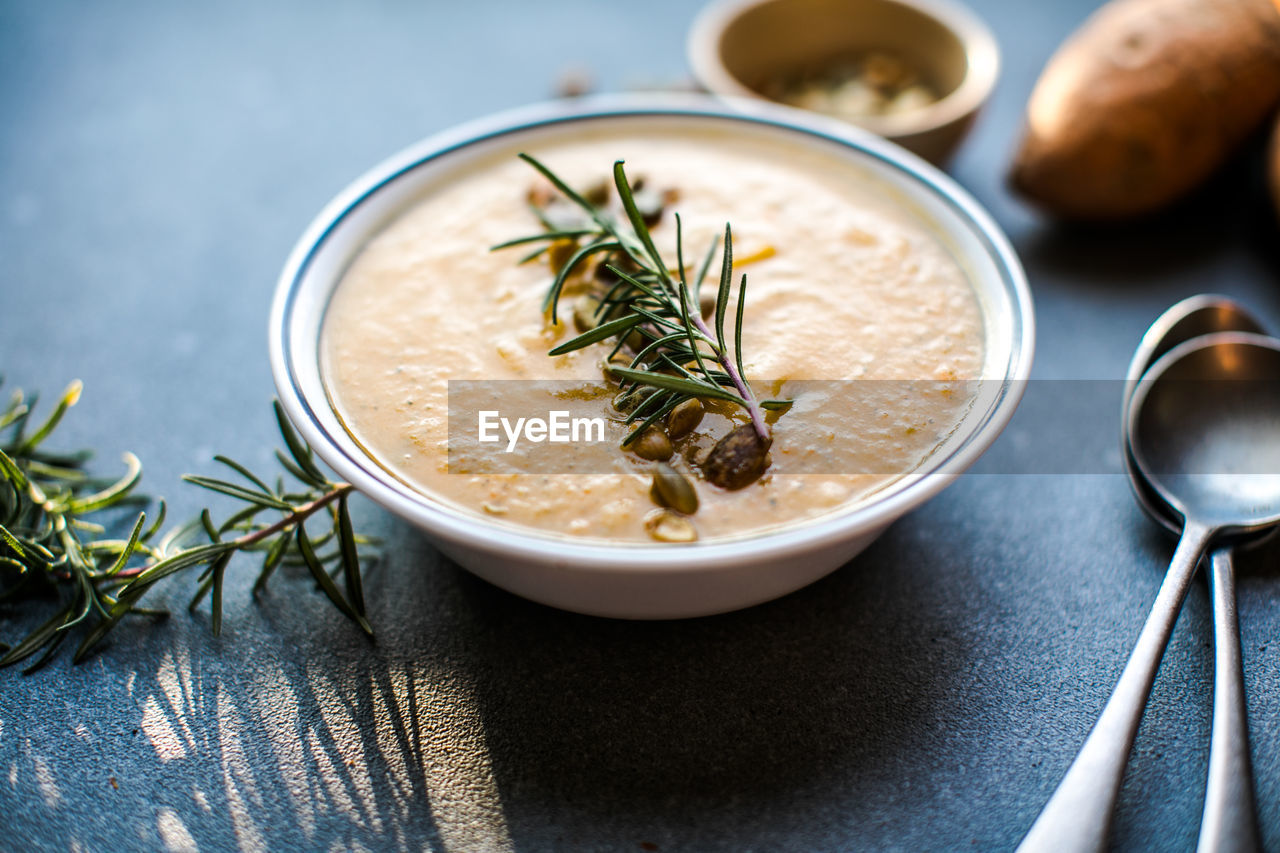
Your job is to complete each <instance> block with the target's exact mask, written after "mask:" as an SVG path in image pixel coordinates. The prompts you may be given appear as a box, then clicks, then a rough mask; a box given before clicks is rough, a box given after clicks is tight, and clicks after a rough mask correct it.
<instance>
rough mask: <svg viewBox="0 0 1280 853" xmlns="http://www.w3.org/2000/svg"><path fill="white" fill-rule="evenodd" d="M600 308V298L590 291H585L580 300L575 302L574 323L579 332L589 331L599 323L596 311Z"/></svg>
mask: <svg viewBox="0 0 1280 853" xmlns="http://www.w3.org/2000/svg"><path fill="white" fill-rule="evenodd" d="M599 308H600V300H599V299H597V298H596V297H594V296H592V295H591V294H589V293H584V294H583V295H582V296H579V297H578V301H577V302H575V303H574V304H573V325H574V326H575V327H576V328H577V329H578V331H579V332H589V331H591V330H592V329H594V328H595V327H596V326H598V325H599V323H598V322H597V320H596V311H597V310H598V309H599Z"/></svg>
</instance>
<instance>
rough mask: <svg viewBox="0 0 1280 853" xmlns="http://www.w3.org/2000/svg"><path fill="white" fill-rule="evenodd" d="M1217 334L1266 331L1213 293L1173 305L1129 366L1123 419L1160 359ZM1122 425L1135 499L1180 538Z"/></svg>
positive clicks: (1145, 337) (1173, 517) (1239, 307)
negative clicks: (1181, 346) (1141, 469)
mask: <svg viewBox="0 0 1280 853" xmlns="http://www.w3.org/2000/svg"><path fill="white" fill-rule="evenodd" d="M1214 332H1255V333H1257V334H1264V333H1265V332H1266V329H1265V328H1264V327H1263V325H1262V324H1261V323H1259V322H1258V320H1257V319H1256V318H1254V316H1253V315H1252V314H1250V313H1249V311H1248V309H1246V308H1245V307H1244V306H1242V305H1241V304H1240V303H1238V302H1236V301H1234V300H1232V299H1229V298H1227V297H1225V296H1219V295H1217V294H1213V293H1202V294H1200V295H1198V296H1192V297H1189V298H1187V299H1184V300H1182V301H1181V302H1179V303H1177V304H1176V305H1173V306H1172V307H1170V308H1169V310H1167V311H1165V312H1164V313H1163V314H1161V315H1160V316H1159V317H1157V318H1156V321H1155V322H1154V323H1152V324H1151V326H1150V327H1148V328H1147V332H1146V334H1144V335H1143V336H1142V340H1141V341H1140V342H1139V343H1138V348H1137V349H1136V350H1134V352H1133V359H1132V360H1131V361H1130V362H1129V370H1128V372H1127V373H1126V374H1125V376H1126V377H1127V378H1126V380H1125V384H1124V399H1123V401H1122V403H1121V412H1122V417H1124V418H1125V421H1127V420H1128V411H1129V401H1130V399H1131V398H1132V397H1133V389H1134V388H1136V387H1137V385H1138V380H1140V379H1141V378H1142V375H1143V374H1144V373H1146V372H1147V370H1149V369H1150V368H1151V365H1153V364H1155V363H1156V361H1157V360H1159V358H1160V356H1162V355H1164V354H1165V353H1167V352H1169V350H1171V349H1173V348H1174V347H1176V346H1177V345H1178V344H1181V343H1183V342H1184V341H1189V340H1191V339H1193V338H1198V337H1200V336H1202V335H1211V334H1213V333H1214ZM1125 421H1122V422H1121V427H1120V434H1121V442H1122V444H1123V445H1124V467H1125V473H1127V474H1128V475H1129V484H1130V486H1132V487H1133V494H1134V497H1135V498H1137V500H1138V505H1139V506H1140V507H1142V509H1143V511H1144V512H1146V514H1147V515H1149V516H1150V517H1151V518H1152V519H1154V520H1155V521H1157V522H1159V523H1160V524H1162V525H1163V526H1164V527H1165V528H1166V529H1167V530H1168V531H1169V532H1171V533H1173V534H1174V535H1177V534H1179V533H1181V532H1182V520H1181V519H1180V518H1179V517H1178V516H1177V514H1176V513H1174V512H1173V510H1171V509H1170V508H1169V507H1168V506H1166V505H1165V503H1164V502H1163V501H1162V500H1160V496H1159V495H1157V494H1156V493H1155V492H1154V491H1152V489H1151V485H1150V484H1149V483H1148V482H1147V481H1146V479H1145V478H1144V477H1143V476H1142V475H1141V474H1140V473H1139V472H1138V469H1137V466H1135V465H1134V463H1133V451H1132V450H1131V449H1130V447H1129V434H1128V431H1127V430H1126V429H1125V428H1124V423H1125Z"/></svg>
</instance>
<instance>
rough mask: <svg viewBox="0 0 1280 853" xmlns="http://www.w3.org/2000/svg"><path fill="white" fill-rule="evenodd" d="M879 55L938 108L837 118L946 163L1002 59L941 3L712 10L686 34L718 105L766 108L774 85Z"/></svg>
mask: <svg viewBox="0 0 1280 853" xmlns="http://www.w3.org/2000/svg"><path fill="white" fill-rule="evenodd" d="M873 53H883V54H887V55H890V56H893V57H896V58H897V59H899V60H901V62H902V63H903V64H904V65H905V66H907V67H909V68H910V69H912V70H913V71H915V72H916V74H917V75H918V76H919V78H920V79H921V80H924V81H927V82H928V84H929V85H930V86H931V87H932V89H933V91H934V94H935V95H936V97H937V100H935V101H933V102H932V103H928V104H925V105H923V106H917V107H913V108H911V109H907V110H904V111H902V112H897V113H890V114H883V115H874V114H872V115H862V116H859V117H857V118H851V117H845V118H846V119H847V120H849V121H851V122H852V123H854V124H857V125H859V126H860V127H863V128H865V129H867V130H869V131H871V132H872V133H875V134H877V135H879V136H883V137H884V138H886V139H888V140H891V141H893V142H896V143H898V144H899V145H901V146H903V147H904V148H906V149H908V150H910V151H912V152H914V153H916V154H919V155H920V156H921V157H924V158H925V159H926V160H929V161H931V162H934V163H940V162H943V161H945V160H946V159H947V157H948V156H950V154H951V153H952V151H953V150H954V149H955V147H956V145H957V144H958V143H959V142H960V140H961V139H962V138H963V137H964V135H965V133H966V132H967V131H968V129H969V127H970V126H971V125H972V123H973V119H974V117H975V116H976V115H977V113H978V110H979V108H980V107H981V106H982V104H983V103H984V102H985V101H986V100H987V97H988V96H989V95H990V94H991V90H992V89H993V88H994V87H995V82H996V76H997V73H998V71H999V66H1000V52H999V48H998V47H997V46H996V40H995V37H994V36H993V35H992V34H991V31H990V30H989V29H988V28H987V26H986V25H985V24H984V23H983V22H982V21H981V20H980V19H979V18H978V17H977V16H976V15H974V14H973V13H972V12H970V11H969V10H968V9H966V8H964V7H962V6H959V5H957V4H955V3H952V2H942V0H718V2H714V3H712V4H711V5H709V6H708V7H707V8H706V9H704V10H703V11H702V12H701V13H700V14H699V16H698V18H697V20H696V21H695V22H694V25H693V29H692V30H691V31H690V33H689V41H688V56H689V64H690V65H691V67H692V69H693V73H694V76H695V77H696V78H697V80H698V82H699V83H700V84H701V85H702V86H703V87H704V88H706V89H707V90H708V91H710V92H712V93H714V94H717V95H725V96H736V97H749V98H758V99H763V100H774V98H771V97H769V93H772V92H774V91H775V90H776V88H777V86H778V85H779V83H780V82H782V81H787V80H794V79H797V78H800V77H802V76H803V75H812V74H814V73H815V72H816V71H819V70H821V69H824V68H831V67H835V66H836V65H837V64H838V63H842V62H846V61H848V60H849V59H850V58H851V57H857V56H866V55H870V54H873Z"/></svg>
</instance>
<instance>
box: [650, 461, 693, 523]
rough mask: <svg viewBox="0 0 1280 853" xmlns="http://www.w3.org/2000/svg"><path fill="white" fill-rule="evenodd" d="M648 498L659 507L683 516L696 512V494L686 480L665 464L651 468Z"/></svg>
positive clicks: (661, 463)
mask: <svg viewBox="0 0 1280 853" xmlns="http://www.w3.org/2000/svg"><path fill="white" fill-rule="evenodd" d="M649 494H650V496H651V497H652V498H653V499H654V502H655V503H657V504H658V505H659V506H669V507H671V508H672V509H674V510H676V511H677V512H682V513H684V514H685V515H693V514H694V513H695V512H697V511H698V493H697V491H696V490H695V489H694V488H693V483H690V482H689V480H688V478H686V477H685V476H684V475H683V474H681V473H680V472H679V471H677V470H676V469H675V468H672V467H671V466H670V465H668V464H667V463H665V462H659V463H658V464H657V465H655V466H654V467H653V488H652V490H651V491H650V493H649Z"/></svg>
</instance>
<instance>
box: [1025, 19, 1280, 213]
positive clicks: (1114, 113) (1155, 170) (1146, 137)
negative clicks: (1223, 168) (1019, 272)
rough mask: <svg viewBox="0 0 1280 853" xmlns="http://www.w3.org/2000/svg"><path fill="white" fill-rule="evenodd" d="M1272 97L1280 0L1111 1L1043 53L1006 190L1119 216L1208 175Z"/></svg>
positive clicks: (1052, 205)
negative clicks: (1049, 53) (1049, 55)
mask: <svg viewBox="0 0 1280 853" xmlns="http://www.w3.org/2000/svg"><path fill="white" fill-rule="evenodd" d="M1277 102H1280V0H1112V2H1110V3H1107V4H1106V5H1105V6H1103V7H1102V8H1101V9H1099V10H1098V11H1097V12H1095V13H1094V14H1093V15H1092V16H1091V17H1090V18H1089V19H1088V20H1087V21H1085V23H1084V25H1083V26H1082V27H1081V28H1080V29H1079V30H1077V31H1076V32H1075V34H1073V35H1072V36H1071V37H1070V38H1069V39H1068V40H1067V41H1066V42H1065V43H1064V44H1063V45H1062V46H1061V47H1060V48H1059V49H1058V51H1057V53H1056V54H1054V56H1053V58H1052V59H1050V60H1049V64H1048V65H1047V66H1046V67H1045V70H1044V72H1043V73H1042V74H1041V76H1040V79H1039V81H1038V82H1037V83H1036V86H1035V89H1034V91H1033V92H1032V94H1031V100H1030V102H1029V103H1028V105H1027V120H1026V132H1025V136H1024V138H1023V141H1022V146H1021V149H1020V150H1019V152H1018V154H1017V158H1016V160H1015V163H1014V167H1013V173H1012V181H1013V184H1014V186H1015V187H1016V188H1017V189H1018V190H1020V191H1021V192H1022V193H1024V194H1025V195H1026V196H1027V197H1028V198H1030V199H1031V200H1032V201H1034V202H1036V203H1038V204H1039V205H1041V206H1042V207H1044V208H1045V209H1046V210H1048V211H1050V212H1052V213H1056V214H1059V215H1062V216H1066V217H1070V218H1077V219H1120V218H1125V217H1131V216H1137V215H1140V214H1144V213H1148V212H1150V211H1153V210H1156V209H1158V208H1160V207H1163V206H1164V205H1166V204H1168V203H1169V202H1172V201H1174V200H1175V199H1177V198H1179V197H1181V196H1183V195H1185V194H1186V193H1187V192H1189V191H1190V190H1192V189H1194V188H1195V187H1196V186H1197V185H1198V184H1200V183H1201V182H1202V181H1203V180H1204V179H1205V178H1206V177H1208V176H1209V175H1210V174H1211V173H1212V172H1213V171H1214V170H1215V169H1216V168H1217V167H1218V166H1219V165H1220V164H1221V163H1222V162H1223V160H1224V159H1225V158H1226V157H1227V156H1228V155H1229V154H1230V153H1231V151H1232V150H1233V149H1235V148H1236V147H1237V146H1238V145H1239V144H1240V143H1241V142H1242V141H1243V139H1244V138H1245V137H1246V136H1248V135H1249V134H1250V132H1251V131H1253V130H1254V129H1256V128H1257V127H1258V126H1260V125H1261V124H1262V122H1263V121H1265V120H1266V117H1267V116H1268V115H1269V114H1270V112H1271V109H1272V108H1273V107H1274V106H1275V105H1276V103H1277Z"/></svg>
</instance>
